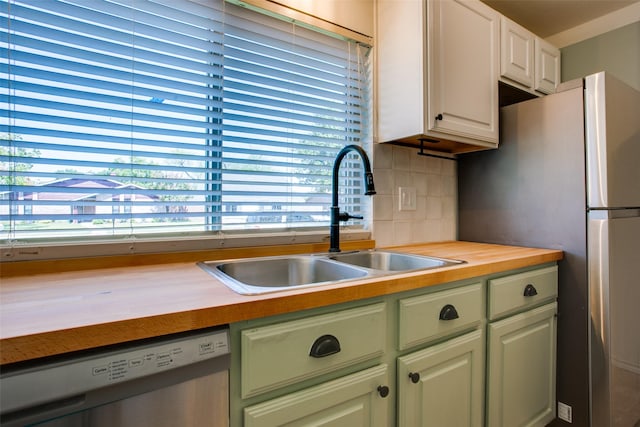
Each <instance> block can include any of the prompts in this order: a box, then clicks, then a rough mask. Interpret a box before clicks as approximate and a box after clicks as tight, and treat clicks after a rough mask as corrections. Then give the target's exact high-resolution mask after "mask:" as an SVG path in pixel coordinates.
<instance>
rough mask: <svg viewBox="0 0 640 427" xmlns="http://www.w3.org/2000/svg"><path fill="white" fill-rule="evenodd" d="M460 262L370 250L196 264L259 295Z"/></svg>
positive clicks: (244, 292) (241, 289)
mask: <svg viewBox="0 0 640 427" xmlns="http://www.w3.org/2000/svg"><path fill="white" fill-rule="evenodd" d="M464 262H465V261H460V260H451V259H444V258H437V257H431V256H423V255H414V254H406V253H401V252H394V251H387V250H376V249H370V250H359V251H346V252H336V253H316V254H302V255H282V256H271V257H269V256H267V257H257V258H241V259H231V260H220V261H204V262H199V263H197V264H198V266H200V267H201V268H202V269H203V270H204V271H206V272H208V273H209V274H211V275H212V276H214V277H215V278H217V279H218V280H220V281H221V282H222V283H224V284H225V285H226V286H227V287H229V288H230V289H231V290H233V291H234V292H236V293H239V294H241V295H260V294H265V293H271V292H281V291H287V290H293V289H301V288H308V287H318V286H323V285H330V284H338V283H343V282H348V281H353V280H357V279H369V278H375V277H384V276H389V275H393V274H400V273H406V272H409V271H421V270H431V269H434V268H443V267H448V266H452V265H458V264H462V263H464Z"/></svg>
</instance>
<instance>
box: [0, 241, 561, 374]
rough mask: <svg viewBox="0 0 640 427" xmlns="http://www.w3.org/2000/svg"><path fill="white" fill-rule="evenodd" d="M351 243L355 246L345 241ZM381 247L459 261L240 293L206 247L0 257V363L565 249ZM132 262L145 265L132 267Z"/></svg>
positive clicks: (493, 267) (474, 271)
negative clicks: (143, 254)
mask: <svg viewBox="0 0 640 427" xmlns="http://www.w3.org/2000/svg"><path fill="white" fill-rule="evenodd" d="M366 246H367V245H366V244H365V245H364V247H366ZM361 248H362V247H361ZM305 249H306V250H308V249H312V250H313V251H315V252H322V251H323V250H326V248H324V247H321V246H317V247H316V246H314V247H312V248H304V247H303V248H300V247H298V248H296V250H297V251H298V253H300V251H302V250H305ZM349 249H354V247H349V246H347V247H343V250H349ZM386 249H392V250H396V251H400V252H405V253H411V254H418V255H429V256H435V257H440V258H453V259H458V260H463V261H465V263H464V264H459V265H455V266H450V267H445V268H438V269H434V270H425V271H421V272H408V273H399V274H393V275H389V276H384V277H376V278H366V279H354V280H352V281H349V282H347V283H340V284H331V285H323V286H319V287H311V288H306V289H299V290H292V291H285V292H276V293H268V294H263V295H256V296H246V295H239V294H237V293H235V292H233V291H232V290H230V289H229V288H227V287H226V286H225V285H224V284H222V283H221V282H220V281H218V280H217V279H215V278H214V277H213V276H211V275H210V274H208V273H207V272H205V271H204V270H202V269H201V268H200V267H198V266H197V265H196V261H206V260H208V259H207V258H205V257H206V256H207V255H205V254H202V253H200V254H191V255H183V256H172V257H166V259H163V261H162V262H157V261H156V263H152V262H149V260H148V259H146V260H142V261H140V260H138V261H135V262H129V263H124V262H123V263H122V266H118V265H115V264H117V263H114V262H113V261H111V262H104V260H102V261H101V260H99V259H98V260H93V261H91V260H87V259H85V260H82V261H77V262H76V267H77V268H64V267H59V268H57V267H56V262H50V263H44V264H40V265H38V264H33V268H31V269H29V270H30V272H29V273H27V272H25V271H20V272H16V269H15V268H14V266H11V267H12V268H9V267H10V266H9V264H11V263H5V265H0V268H2V269H4V271H3V274H2V278H1V279H0V280H2V282H1V287H0V356H1V358H0V362H1V364H8V363H14V362H21V361H26V360H31V359H36V358H40V357H46V356H53V355H59V354H64V353H69V352H73V351H78V350H84V349H89V348H95V347H100V346H104V345H110V344H117V343H122V342H127V341H132V340H138V339H144V338H151V337H156V336H161V335H166V334H171V333H177V332H184V331H189V330H194V329H200V328H205V327H211V326H217V325H225V324H228V323H233V322H238V321H242V320H249V319H255V318H260V317H266V316H271V315H276V314H283V313H288V312H293V311H300V310H305V309H309V308H314V307H321V306H327V305H332V304H338V303H343V302H349V301H355V300H360V299H365V298H371V297H376V296H381V295H387V294H393V293H398V292H403V291H407V290H412V289H418V288H423V287H427V286H434V285H438V284H442V283H447V282H452V281H456V280H462V279H468V278H472V277H477V276H482V275H486V274H494V273H499V272H502V271H507V270H514V269H518V268H523V267H529V266H534V265H539V264H544V263H549V262H556V261H559V260H561V259H562V256H563V254H562V251H560V250H550V249H536V248H524V247H515V246H502V245H490V244H483V243H471V242H458V241H450V242H438V243H426V244H420V245H408V246H402V247H395V248H386ZM283 251H286V250H284V249H282V248H280V249H277V250H275V249H274V250H272V251H269V250H268V249H265V250H264V251H255V250H254V251H250V250H244V251H243V252H242V253H243V254H248V256H256V255H260V256H262V255H282V254H283ZM218 252H220V251H218ZM226 254H227V255H229V256H225V258H235V257H239V255H238V250H236V251H230V252H227V253H226ZM217 257H220V254H217ZM156 259H157V260H160V259H162V256H158V257H156ZM209 259H211V258H209ZM218 259H220V258H218ZM136 263H138V264H142V265H132V264H136ZM58 264H60V265H63V264H64V263H63V262H58ZM23 270H25V269H24V268H23ZM60 270H62V271H60ZM43 271H44V272H43Z"/></svg>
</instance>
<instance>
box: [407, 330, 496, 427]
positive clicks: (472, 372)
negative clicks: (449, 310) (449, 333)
mask: <svg viewBox="0 0 640 427" xmlns="http://www.w3.org/2000/svg"><path fill="white" fill-rule="evenodd" d="M484 371H485V366H484V335H483V333H482V330H480V329H479V330H475V331H473V332H471V333H468V334H465V335H463V336H460V337H457V338H453V339H450V340H448V341H445V342H443V343H440V344H436V345H433V346H431V347H427V348H425V349H423V350H419V351H416V352H414V353H411V354H408V355H406V356H402V357H400V358H398V425H399V426H403V427H413V426H416V427H418V426H420V427H426V426H433V427H448V426H450V427H463V426H468V427H472V426H473V427H481V426H482V423H483V407H484Z"/></svg>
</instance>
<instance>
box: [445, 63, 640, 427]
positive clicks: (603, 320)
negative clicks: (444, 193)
mask: <svg viewBox="0 0 640 427" xmlns="http://www.w3.org/2000/svg"><path fill="white" fill-rule="evenodd" d="M562 86H563V87H562V88H561V91H559V92H558V93H556V94H553V95H549V96H546V97H542V98H537V99H533V100H530V101H525V102H521V103H518V104H514V105H510V106H507V107H503V108H501V111H500V123H501V124H500V126H501V129H500V146H499V148H498V149H497V150H492V151H484V152H479V153H471V154H465V156H462V157H461V158H460V159H459V164H458V192H459V193H458V194H459V201H458V203H459V224H458V233H459V235H458V237H459V239H460V240H468V241H480V242H489V243H501V244H510V245H520V246H533V247H547V248H557V249H562V250H563V251H564V253H565V258H564V259H563V260H562V261H561V262H560V263H559V273H558V274H559V286H558V293H559V295H558V334H557V337H558V355H557V393H556V395H557V399H558V402H562V403H563V404H566V405H569V406H570V407H571V414H570V416H571V421H572V425H577V426H592V427H623V426H624V427H635V426H640V92H638V91H637V90H635V89H633V88H631V87H629V86H627V85H625V84H624V83H622V82H620V81H619V80H617V79H615V78H613V77H612V76H611V75H609V74H605V73H598V74H593V75H590V76H587V77H586V78H584V79H579V80H576V81H572V82H568V83H565V84H563V85H562ZM564 416H565V417H566V413H565V414H564ZM552 425H558V426H562V425H569V424H568V423H567V422H566V421H561V420H559V419H556V420H555V421H554V422H553V423H552Z"/></svg>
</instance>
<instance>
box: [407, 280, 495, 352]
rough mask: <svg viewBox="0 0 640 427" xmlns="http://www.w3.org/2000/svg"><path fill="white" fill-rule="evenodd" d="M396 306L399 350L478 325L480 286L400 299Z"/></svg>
mask: <svg viewBox="0 0 640 427" xmlns="http://www.w3.org/2000/svg"><path fill="white" fill-rule="evenodd" d="M399 303H400V307H399V317H400V320H399V339H398V349H400V350H404V349H407V348H410V347H413V346H416V345H419V344H423V343H426V342H429V341H433V340H435V339H438V338H442V337H445V336H447V335H453V334H455V333H457V332H460V331H463V330H466V329H470V328H472V327H474V326H475V325H476V324H479V323H480V320H481V319H482V317H483V316H482V313H483V311H484V308H483V298H482V285H481V284H480V283H475V284H472V285H467V286H463V287H460V288H456V289H451V290H447V291H440V292H435V293H432V294H428V295H421V296H417V297H412V298H404V299H401V300H400V302H399ZM454 311H455V314H454ZM456 316H457V317H456ZM441 317H442V318H443V319H441Z"/></svg>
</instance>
